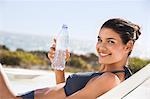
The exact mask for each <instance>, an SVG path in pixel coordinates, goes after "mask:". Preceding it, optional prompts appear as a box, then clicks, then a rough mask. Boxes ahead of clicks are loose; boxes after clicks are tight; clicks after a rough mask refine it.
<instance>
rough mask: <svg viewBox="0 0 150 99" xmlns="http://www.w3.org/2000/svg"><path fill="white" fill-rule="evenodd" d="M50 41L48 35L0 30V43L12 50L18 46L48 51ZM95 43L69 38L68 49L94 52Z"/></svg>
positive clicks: (85, 52)
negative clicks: (3, 31) (2, 31)
mask: <svg viewBox="0 0 150 99" xmlns="http://www.w3.org/2000/svg"><path fill="white" fill-rule="evenodd" d="M51 41H52V38H51V37H50V36H41V35H40V36H39V35H29V34H15V33H14V34H13V33H1V32H0V44H1V45H6V46H7V47H8V48H9V49H10V50H12V51H14V50H16V49H18V48H21V49H23V50H25V51H35V50H39V51H48V50H49V48H50V45H51V44H50V42H51ZM95 45H96V43H95V42H94V41H90V40H89V41H88V40H77V39H70V42H69V49H70V51H71V52H73V53H76V54H87V53H96V49H95Z"/></svg>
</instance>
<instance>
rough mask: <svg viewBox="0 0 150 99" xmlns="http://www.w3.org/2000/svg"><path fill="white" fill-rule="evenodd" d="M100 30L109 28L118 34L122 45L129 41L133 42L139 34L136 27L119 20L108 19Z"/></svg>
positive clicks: (128, 22)
mask: <svg viewBox="0 0 150 99" xmlns="http://www.w3.org/2000/svg"><path fill="white" fill-rule="evenodd" d="M101 28H110V29H112V30H113V31H115V32H116V33H118V34H119V36H120V38H121V39H122V42H123V43H124V44H127V42H128V41H130V40H133V41H134V42H135V41H136V40H137V39H138V38H139V36H140V34H141V32H140V27H139V26H138V25H136V24H133V23H131V22H130V21H126V20H123V19H120V18H114V19H109V20H108V21H106V22H105V23H104V24H103V25H102V27H101Z"/></svg>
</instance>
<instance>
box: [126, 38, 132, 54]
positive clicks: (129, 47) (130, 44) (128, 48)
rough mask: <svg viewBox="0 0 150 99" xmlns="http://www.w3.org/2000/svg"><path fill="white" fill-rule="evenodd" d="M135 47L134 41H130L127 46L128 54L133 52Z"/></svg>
mask: <svg viewBox="0 0 150 99" xmlns="http://www.w3.org/2000/svg"><path fill="white" fill-rule="evenodd" d="M133 45H134V42H133V41H132V40H130V41H128V43H127V44H126V46H125V51H126V53H129V52H131V51H132V49H133Z"/></svg>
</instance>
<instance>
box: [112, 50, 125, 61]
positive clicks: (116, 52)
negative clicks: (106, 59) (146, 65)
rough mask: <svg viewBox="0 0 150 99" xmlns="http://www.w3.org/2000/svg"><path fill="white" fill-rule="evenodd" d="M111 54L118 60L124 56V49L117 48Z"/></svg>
mask: <svg viewBox="0 0 150 99" xmlns="http://www.w3.org/2000/svg"><path fill="white" fill-rule="evenodd" d="M114 49H115V48H114ZM112 56H113V58H114V59H117V60H120V59H122V58H123V56H124V50H123V49H122V48H118V49H116V50H113V52H112Z"/></svg>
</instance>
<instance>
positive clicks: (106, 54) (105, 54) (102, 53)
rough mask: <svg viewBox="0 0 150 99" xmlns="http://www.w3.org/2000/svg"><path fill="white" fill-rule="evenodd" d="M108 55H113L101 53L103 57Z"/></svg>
mask: <svg viewBox="0 0 150 99" xmlns="http://www.w3.org/2000/svg"><path fill="white" fill-rule="evenodd" d="M108 55H111V54H105V53H100V56H101V57H105V56H108Z"/></svg>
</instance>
